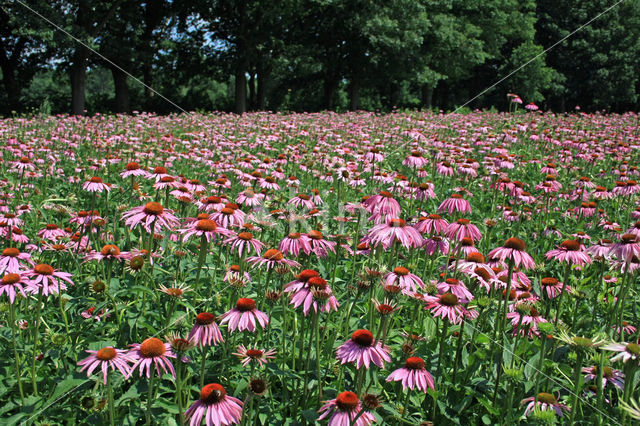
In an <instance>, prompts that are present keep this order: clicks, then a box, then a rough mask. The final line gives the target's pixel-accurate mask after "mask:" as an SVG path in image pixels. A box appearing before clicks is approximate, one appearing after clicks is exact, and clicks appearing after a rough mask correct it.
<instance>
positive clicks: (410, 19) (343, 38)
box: [0, 0, 640, 115]
mask: <svg viewBox="0 0 640 426" xmlns="http://www.w3.org/2000/svg"><path fill="white" fill-rule="evenodd" d="M23 2H24V4H22V3H23ZM25 4H26V5H27V6H28V7H29V8H31V9H33V10H34V11H37V12H38V13H39V14H41V15H42V16H44V17H45V18H46V19H48V20H50V21H51V22H52V23H54V24H55V25H58V26H60V27H61V28H62V29H64V30H65V31H66V32H68V33H70V34H72V35H73V36H74V37H76V38H77V39H78V40H81V41H82V42H83V43H84V44H86V46H88V47H86V46H84V45H82V44H80V43H78V42H77V41H75V40H73V39H72V38H71V37H69V36H68V35H67V34H65V33H64V32H62V31H60V30H57V29H55V28H54V27H53V26H52V25H51V24H50V23H47V22H46V21H45V20H43V19H42V18H41V17H39V16H37V15H35V14H34V13H33V12H32V11H30V10H29V9H28V8H27V7H25ZM614 4H615V1H614V0H594V1H589V2H573V1H568V0H554V1H550V0H491V1H480V0H438V1H436V0H386V1H380V0H253V1H249V0H213V1H210V2H200V1H195V0H185V1H182V2H174V1H170V0H145V1H143V2H128V1H123V0H115V1H101V0H96V1H91V2H90V1H88V0H74V1H70V0H52V1H49V2H44V1H41V0H29V1H26V0H19V1H15V0H14V1H6V2H4V3H2V4H1V8H0V71H1V77H2V83H3V86H4V89H5V90H4V91H3V93H1V94H0V113H1V114H3V115H9V114H12V113H14V112H18V113H20V112H28V111H31V110H33V109H37V110H40V111H45V112H52V113H65V112H66V113H72V114H84V113H86V112H88V113H95V112H122V113H129V112H132V111H134V110H145V111H155V112H158V113H167V112H172V111H175V110H176V106H175V105H172V104H171V103H169V102H166V101H165V100H164V99H162V98H161V97H159V96H157V95H156V94H154V90H155V91H157V92H158V93H161V94H163V95H164V96H166V97H167V98H169V99H171V100H172V101H173V102H175V104H177V105H180V107H181V108H185V109H188V110H230V111H235V112H238V113H243V112H246V111H253V110H293V111H318V110H325V109H331V110H338V111H342V110H357V109H367V110H391V109H393V108H439V109H445V110H446V109H453V108H455V107H456V106H459V105H462V104H464V103H466V102H467V101H468V100H469V99H471V98H472V97H474V96H475V95H477V94H479V93H482V95H481V96H479V97H477V98H476V99H474V100H473V101H472V102H470V104H469V107H471V108H490V107H495V108H497V109H506V108H508V99H507V97H506V93H508V92H512V93H516V94H518V95H519V96H520V97H521V98H522V99H523V100H524V101H525V102H536V103H538V104H541V106H543V107H545V108H548V109H553V110H556V111H567V110H573V109H574V108H575V107H576V106H580V108H581V109H582V110H587V111H588V110H591V111H593V110H603V109H604V110H610V111H622V110H628V109H637V107H638V103H639V100H638V90H639V89H640V83H639V79H638V75H639V72H640V59H639V58H640V55H638V53H640V3H638V2H633V1H623V2H622V3H620V4H619V5H617V6H615V7H613V8H612V9H611V10H609V11H608V12H607V13H606V14H604V15H603V16H602V17H600V18H598V19H596V20H595V21H593V22H592V23H590V24H589V25H587V26H585V27H584V28H583V29H581V30H580V31H577V32H576V33H575V34H572V35H571V36H570V37H568V38H567V40H565V41H564V42H562V43H559V44H557V45H556V46H555V47H553V48H552V49H551V50H549V51H548V52H546V53H545V49H547V48H549V47H551V46H553V45H554V44H555V43H557V42H558V41H559V40H561V39H562V38H563V37H565V36H567V35H569V34H571V33H572V32H574V31H575V30H576V29H577V28H579V27H580V26H582V25H583V24H585V23H587V22H589V21H590V20H591V19H593V18H594V17H596V16H598V14H600V13H602V12H603V11H605V10H606V9H607V8H609V7H610V6H612V5H614ZM93 50H94V51H95V52H98V53H99V54H100V55H101V56H99V55H97V54H95V53H94V52H93ZM103 57H104V58H108V61H105V60H104V59H103ZM520 67H522V69H520V70H519V71H518V72H516V73H514V74H513V75H512V76H511V77H509V78H508V79H506V80H505V81H504V82H503V83H501V84H500V85H498V86H497V87H494V88H491V89H490V90H486V91H485V89H486V88H488V87H491V86H492V84H493V83H495V82H496V81H498V80H500V79H501V78H503V77H504V76H507V75H509V74H510V73H512V72H513V71H514V70H517V69H519V68H520ZM123 70H124V71H123ZM125 71H126V72H125ZM131 76H134V77H135V78H136V79H138V80H140V81H142V82H144V84H145V85H146V86H148V87H144V86H143V85H141V84H139V83H138V82H136V81H134V80H133V79H132V78H131ZM149 87H151V88H153V89H154V90H150V89H149Z"/></svg>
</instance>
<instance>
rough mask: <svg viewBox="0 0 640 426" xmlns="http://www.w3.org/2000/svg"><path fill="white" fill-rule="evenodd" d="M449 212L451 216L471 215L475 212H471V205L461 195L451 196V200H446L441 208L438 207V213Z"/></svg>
mask: <svg viewBox="0 0 640 426" xmlns="http://www.w3.org/2000/svg"><path fill="white" fill-rule="evenodd" d="M445 211H446V212H447V213H449V214H450V215H451V214H454V213H469V214H471V213H472V212H473V211H472V210H471V204H469V202H468V201H467V200H465V199H464V198H462V195H460V194H451V197H450V198H447V199H446V200H444V201H443V202H442V203H441V204H440V206H439V207H438V210H437V212H438V213H442V212H445Z"/></svg>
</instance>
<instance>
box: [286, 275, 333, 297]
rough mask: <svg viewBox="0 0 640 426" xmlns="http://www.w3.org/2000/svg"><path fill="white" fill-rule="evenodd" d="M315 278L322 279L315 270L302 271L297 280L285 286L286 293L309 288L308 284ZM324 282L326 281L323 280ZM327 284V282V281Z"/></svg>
mask: <svg viewBox="0 0 640 426" xmlns="http://www.w3.org/2000/svg"><path fill="white" fill-rule="evenodd" d="M313 277H320V274H319V273H318V271H314V270H313V269H304V270H302V271H300V273H299V274H298V275H297V276H296V279H295V280H293V281H291V282H289V283H287V284H285V286H284V292H285V293H292V292H296V291H298V290H300V289H302V288H306V287H308V284H307V283H308V282H309V280H310V279H311V278H313ZM323 281H324V280H323ZM325 283H326V281H325Z"/></svg>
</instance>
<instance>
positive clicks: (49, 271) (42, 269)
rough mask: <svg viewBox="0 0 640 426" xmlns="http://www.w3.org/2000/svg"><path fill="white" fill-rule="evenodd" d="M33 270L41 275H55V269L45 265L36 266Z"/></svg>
mask: <svg viewBox="0 0 640 426" xmlns="http://www.w3.org/2000/svg"><path fill="white" fill-rule="evenodd" d="M33 270H34V271H36V273H38V274H40V275H53V267H52V266H51V265H46V264H44V263H41V264H39V265H36V266H35V267H34V268H33Z"/></svg>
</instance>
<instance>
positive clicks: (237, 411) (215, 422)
mask: <svg viewBox="0 0 640 426" xmlns="http://www.w3.org/2000/svg"><path fill="white" fill-rule="evenodd" d="M242 406H243V403H242V401H240V400H239V399H238V398H234V397H233V396H229V395H227V391H226V389H225V388H224V387H223V386H222V385H220V384H218V383H209V384H208V385H205V386H204V387H203V388H202V389H201V390H200V399H198V400H197V401H195V402H194V403H193V404H191V406H190V407H189V408H187V411H185V413H184V417H185V419H186V420H189V419H191V420H190V421H189V426H199V425H200V423H201V422H202V419H204V420H205V424H206V426H229V425H234V424H237V423H240V419H242Z"/></svg>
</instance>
